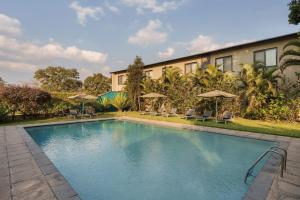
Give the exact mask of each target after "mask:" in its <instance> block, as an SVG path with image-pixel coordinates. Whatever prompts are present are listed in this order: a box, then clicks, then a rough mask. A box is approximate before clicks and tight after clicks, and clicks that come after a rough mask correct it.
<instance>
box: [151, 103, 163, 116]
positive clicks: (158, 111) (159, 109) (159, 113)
mask: <svg viewBox="0 0 300 200" xmlns="http://www.w3.org/2000/svg"><path fill="white" fill-rule="evenodd" d="M165 110H166V109H165V106H164V105H162V106H161V107H160V108H158V109H157V111H156V112H150V114H151V115H153V116H160V115H163V114H164V113H165Z"/></svg>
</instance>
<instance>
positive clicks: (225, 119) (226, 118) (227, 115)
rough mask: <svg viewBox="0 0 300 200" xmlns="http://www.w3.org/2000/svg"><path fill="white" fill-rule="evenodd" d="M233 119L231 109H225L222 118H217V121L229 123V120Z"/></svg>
mask: <svg viewBox="0 0 300 200" xmlns="http://www.w3.org/2000/svg"><path fill="white" fill-rule="evenodd" d="M231 121H232V113H231V112H229V111H225V112H224V113H223V114H222V116H221V117H220V118H218V119H217V122H224V123H225V124H227V122H231Z"/></svg>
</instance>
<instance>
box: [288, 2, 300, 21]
mask: <svg viewBox="0 0 300 200" xmlns="http://www.w3.org/2000/svg"><path fill="white" fill-rule="evenodd" d="M288 6H289V10H290V13H289V23H290V24H294V25H298V24H299V22H300V0H291V2H290V3H289V4H288Z"/></svg>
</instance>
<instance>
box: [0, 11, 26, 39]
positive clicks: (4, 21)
mask: <svg viewBox="0 0 300 200" xmlns="http://www.w3.org/2000/svg"><path fill="white" fill-rule="evenodd" d="M21 32H22V31H21V23H20V21H19V20H17V19H15V18H12V17H9V16H7V15H5V14H1V13H0V33H1V34H6V35H13V36H17V35H20V34H21Z"/></svg>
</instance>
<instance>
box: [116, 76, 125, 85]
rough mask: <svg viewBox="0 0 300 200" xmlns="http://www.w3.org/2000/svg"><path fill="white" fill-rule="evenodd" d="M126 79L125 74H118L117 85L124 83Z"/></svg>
mask: <svg viewBox="0 0 300 200" xmlns="http://www.w3.org/2000/svg"><path fill="white" fill-rule="evenodd" d="M125 81H126V77H125V75H119V76H118V85H124V84H125Z"/></svg>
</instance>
